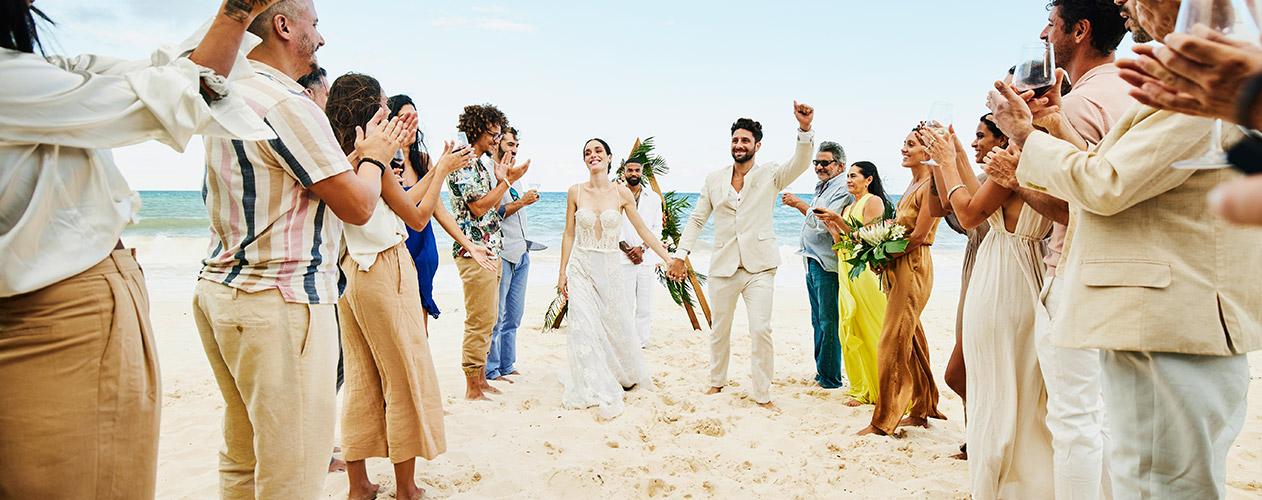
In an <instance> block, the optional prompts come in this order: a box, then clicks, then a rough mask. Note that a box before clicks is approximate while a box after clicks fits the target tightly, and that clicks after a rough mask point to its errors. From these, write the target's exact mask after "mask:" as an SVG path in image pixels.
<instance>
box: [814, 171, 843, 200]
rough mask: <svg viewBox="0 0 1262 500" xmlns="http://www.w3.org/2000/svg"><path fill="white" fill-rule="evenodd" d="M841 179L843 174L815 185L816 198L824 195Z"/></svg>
mask: <svg viewBox="0 0 1262 500" xmlns="http://www.w3.org/2000/svg"><path fill="white" fill-rule="evenodd" d="M840 178H841V174H838V175H834V176H833V177H832V178H830V179H828V180H824V181H819V182H817V183H815V196H816V197H818V196H819V195H821V194H824V191H827V190H828V188H830V187H832V185H833V181H835V180H837V179H840Z"/></svg>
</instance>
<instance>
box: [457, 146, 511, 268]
mask: <svg viewBox="0 0 1262 500" xmlns="http://www.w3.org/2000/svg"><path fill="white" fill-rule="evenodd" d="M489 161H490V160H489V159H488V157H485V156H484V157H483V158H480V159H479V160H478V161H477V162H475V163H471V164H469V166H467V167H465V168H462V169H460V170H457V171H455V172H452V173H451V175H450V176H448V177H447V190H448V191H450V192H451V212H452V214H453V215H455V217H456V224H457V225H459V226H460V231H462V232H463V233H464V235H465V237H467V238H469V241H471V242H473V243H474V244H477V245H482V246H484V247H486V248H487V249H488V250H490V251H491V255H492V256H495V257H499V255H500V251H501V250H503V248H504V242H503V235H502V233H500V223H501V222H502V221H503V218H502V217H501V216H500V213H499V210H487V211H486V213H485V214H483V215H482V217H477V216H475V215H474V214H473V211H472V210H469V204H470V203H473V202H476V201H478V200H480V199H482V198H483V197H485V196H486V195H487V193H490V192H491V190H492V189H494V188H495V176H494V175H493V174H492V173H491V170H490V169H491V168H492V167H489V166H486V164H485V162H489ZM452 255H454V256H456V257H462V256H465V255H466V254H465V253H464V247H461V246H460V244H459V243H453V244H452Z"/></svg>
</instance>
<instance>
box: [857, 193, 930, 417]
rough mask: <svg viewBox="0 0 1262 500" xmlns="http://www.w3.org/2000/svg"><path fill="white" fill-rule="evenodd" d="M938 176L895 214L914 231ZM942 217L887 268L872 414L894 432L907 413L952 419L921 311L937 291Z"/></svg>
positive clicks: (908, 199) (913, 195) (906, 200)
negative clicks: (934, 250)
mask: <svg viewBox="0 0 1262 500" xmlns="http://www.w3.org/2000/svg"><path fill="white" fill-rule="evenodd" d="M932 181H933V179H932V178H929V179H926V180H924V181H921V183H920V185H919V186H917V187H916V188H915V189H913V190H912V192H911V194H909V195H907V196H906V197H904V198H903V199H902V200H899V202H898V209H897V210H896V211H895V216H894V219H895V221H896V222H897V223H898V224H900V225H902V226H904V227H906V228H907V230H908V232H909V233H910V232H911V231H913V230H914V228H915V227H916V219H917V217H919V215H920V211H921V210H922V209H923V208H924V207H921V205H920V198H921V196H923V195H922V193H923V191H925V190H927V189H929V186H930V182H932ZM939 220H940V219H939V218H936V217H935V218H934V219H933V222H932V227H933V228H932V229H931V230H930V231H929V236H928V238H927V239H926V241H925V244H924V245H921V246H919V247H916V248H915V249H913V250H911V251H909V252H907V253H906V254H904V255H903V256H902V257H900V258H898V259H897V260H895V261H894V263H893V264H892V265H891V266H890V267H889V268H888V269H886V270H885V275H884V278H885V289H886V294H885V295H886V297H887V299H888V304H889V307H888V308H886V310H885V324H884V327H883V328H882V330H881V342H880V345H879V346H878V348H877V366H878V368H877V372H878V374H879V380H880V383H879V384H878V385H879V389H878V390H879V394H880V397H878V398H877V401H876V410H875V411H874V412H873V413H872V426H873V427H875V428H877V429H879V430H880V431H881V432H883V433H885V434H892V433H893V432H894V430H895V429H896V428H897V427H898V423H899V421H901V420H902V418H903V415H905V414H909V415H910V416H911V417H917V418H940V419H945V418H946V416H944V415H942V413H940V412H938V387H937V385H936V384H935V383H934V381H933V371H932V370H930V367H929V344H928V341H927V340H926V339H925V329H924V326H923V325H921V324H920V313H921V311H923V310H924V309H925V304H926V303H928V302H929V293H930V292H932V291H933V258H932V257H931V256H930V253H929V248H930V245H932V244H933V239H934V235H935V234H936V233H937V231H938V222H939ZM909 408H910V410H909Z"/></svg>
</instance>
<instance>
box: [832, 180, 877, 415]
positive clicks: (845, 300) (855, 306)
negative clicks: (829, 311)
mask: <svg viewBox="0 0 1262 500" xmlns="http://www.w3.org/2000/svg"><path fill="white" fill-rule="evenodd" d="M846 188H847V189H849V190H850V194H852V195H854V199H855V202H854V203H851V204H850V205H847V206H846V208H845V210H843V211H842V214H841V215H840V216H838V215H837V214H835V213H832V212H827V211H823V213H821V214H820V215H819V217H820V219H821V220H823V221H824V222H825V223H827V224H828V226H829V231H830V232H832V233H833V240H834V241H840V240H841V232H842V231H846V230H848V226H847V224H843V222H842V221H843V220H845V221H846V222H848V223H849V225H859V224H862V225H868V224H872V223H874V222H879V221H881V220H882V219H884V218H885V217H886V216H887V215H888V212H890V208H891V205H890V202H889V199H888V198H887V197H886V196H885V188H884V187H883V186H882V185H881V175H880V173H879V172H877V170H876V165H874V164H872V163H871V162H866V161H861V162H857V163H855V164H854V165H851V166H850V170H849V171H848V172H847V173H846ZM837 257H838V261H839V264H838V274H839V275H840V277H841V278H842V279H841V280H840V287H838V288H839V289H838V293H837V297H838V309H839V311H840V314H839V315H838V318H839V322H838V323H839V324H840V326H841V329H840V331H839V332H838V334H839V336H840V337H841V356H842V359H844V360H845V364H846V377H848V378H849V379H850V392H849V395H850V400H849V401H847V402H846V405H847V406H860V405H864V404H872V403H875V402H876V394H877V368H876V346H877V344H879V343H880V341H881V323H882V322H883V321H884V318H885V300H886V299H885V294H884V293H882V292H881V284H880V281H879V280H878V279H877V277H876V274H873V273H872V270H871V269H868V270H864V271H863V273H862V274H860V275H859V277H858V278H855V279H853V280H851V279H850V278H849V276H850V269H851V266H850V264H847V263H846V259H848V258H850V255H849V253H848V252H847V251H846V250H845V249H844V248H838V250H837Z"/></svg>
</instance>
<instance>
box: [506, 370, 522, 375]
mask: <svg viewBox="0 0 1262 500" xmlns="http://www.w3.org/2000/svg"><path fill="white" fill-rule="evenodd" d="M508 374H509V375H521V372H519V371H517V370H513V371H511V372H508Z"/></svg>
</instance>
